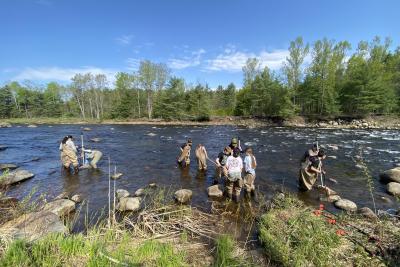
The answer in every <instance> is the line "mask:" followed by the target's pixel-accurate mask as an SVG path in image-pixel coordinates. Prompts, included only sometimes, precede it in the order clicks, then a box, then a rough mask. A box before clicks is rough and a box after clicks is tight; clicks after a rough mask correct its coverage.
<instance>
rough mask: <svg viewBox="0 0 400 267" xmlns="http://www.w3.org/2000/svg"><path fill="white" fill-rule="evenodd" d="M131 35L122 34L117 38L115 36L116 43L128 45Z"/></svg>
mask: <svg viewBox="0 0 400 267" xmlns="http://www.w3.org/2000/svg"><path fill="white" fill-rule="evenodd" d="M132 39H133V35H122V36H120V37H118V38H115V41H117V43H118V44H120V45H129V44H130V43H131V42H132Z"/></svg>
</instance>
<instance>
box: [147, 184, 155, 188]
mask: <svg viewBox="0 0 400 267" xmlns="http://www.w3.org/2000/svg"><path fill="white" fill-rule="evenodd" d="M156 186H157V184H156V183H150V184H149V187H151V188H154V187H156Z"/></svg>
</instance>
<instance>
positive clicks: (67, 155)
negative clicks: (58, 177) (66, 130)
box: [60, 135, 79, 173]
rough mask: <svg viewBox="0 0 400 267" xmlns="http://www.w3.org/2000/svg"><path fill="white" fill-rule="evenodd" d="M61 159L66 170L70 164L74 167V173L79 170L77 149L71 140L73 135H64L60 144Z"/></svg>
mask: <svg viewBox="0 0 400 267" xmlns="http://www.w3.org/2000/svg"><path fill="white" fill-rule="evenodd" d="M60 150H61V161H62V163H63V166H64V168H65V169H66V170H68V171H70V167H71V164H72V166H73V167H74V170H75V173H78V172H79V167H78V156H77V154H76V153H77V149H76V146H75V144H74V141H73V137H72V136H71V135H68V136H66V137H64V139H63V140H62V142H61V144H60Z"/></svg>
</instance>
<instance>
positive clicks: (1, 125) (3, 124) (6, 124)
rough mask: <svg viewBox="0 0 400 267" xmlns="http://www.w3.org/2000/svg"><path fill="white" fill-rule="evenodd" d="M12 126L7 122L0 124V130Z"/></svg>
mask: <svg viewBox="0 0 400 267" xmlns="http://www.w3.org/2000/svg"><path fill="white" fill-rule="evenodd" d="M11 127H12V125H11V124H9V123H8V122H0V128H11Z"/></svg>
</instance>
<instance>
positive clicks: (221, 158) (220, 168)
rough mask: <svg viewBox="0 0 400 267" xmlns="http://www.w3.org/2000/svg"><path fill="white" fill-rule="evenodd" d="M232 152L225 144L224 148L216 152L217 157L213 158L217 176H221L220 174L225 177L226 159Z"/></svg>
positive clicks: (226, 174)
mask: <svg viewBox="0 0 400 267" xmlns="http://www.w3.org/2000/svg"><path fill="white" fill-rule="evenodd" d="M231 154H232V149H231V148H230V147H229V146H227V147H225V148H224V151H223V152H221V153H219V154H218V158H217V159H216V160H215V162H216V165H217V170H216V174H217V178H218V179H219V178H221V176H224V177H227V176H228V170H227V169H226V161H227V159H228V157H229V156H230V155H231Z"/></svg>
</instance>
